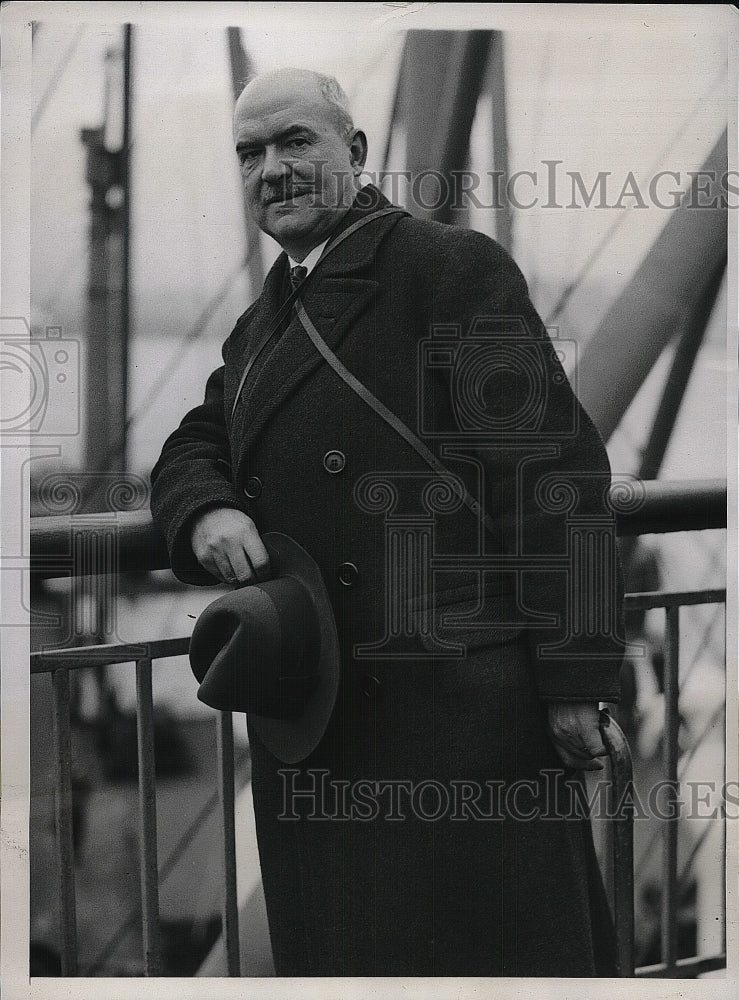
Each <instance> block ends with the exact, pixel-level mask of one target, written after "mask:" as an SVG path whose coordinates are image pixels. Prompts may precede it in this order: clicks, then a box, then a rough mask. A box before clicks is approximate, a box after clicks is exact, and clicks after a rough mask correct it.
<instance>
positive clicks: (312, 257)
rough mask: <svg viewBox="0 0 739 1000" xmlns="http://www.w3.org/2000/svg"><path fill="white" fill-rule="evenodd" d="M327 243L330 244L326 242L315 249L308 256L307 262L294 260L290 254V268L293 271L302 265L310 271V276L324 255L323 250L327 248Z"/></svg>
mask: <svg viewBox="0 0 739 1000" xmlns="http://www.w3.org/2000/svg"><path fill="white" fill-rule="evenodd" d="M327 243H328V240H324V241H323V243H321V244H319V245H318V246H317V247H313V249H312V250H311V252H310V253H309V254H308V256H307V257H306V258H305V260H300V261H298V260H293V259H292V257H291V256H290V255H289V254H288V258H287V259H288V261H289V262H290V268H291V269H292V268H293V267H295V266H296V265H297V264H302V265H303V267H305V268H307V269H308V274H310V273H311V271H312V270H313V268H314V267H315V266H316V264H317V263H318V258H319V257H320V256H321V254H322V253H323V248H324V247H325V246H326V244H327Z"/></svg>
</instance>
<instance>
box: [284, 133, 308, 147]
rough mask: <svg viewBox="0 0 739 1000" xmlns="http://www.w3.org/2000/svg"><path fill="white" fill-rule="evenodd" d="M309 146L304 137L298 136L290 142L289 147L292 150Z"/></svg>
mask: <svg viewBox="0 0 739 1000" xmlns="http://www.w3.org/2000/svg"><path fill="white" fill-rule="evenodd" d="M307 145H308V140H307V139H306V138H305V136H303V135H296V136H294V137H293V138H292V139H290V140H289V141H288V146H289V147H290V148H291V149H303V148H304V147H305V146H307Z"/></svg>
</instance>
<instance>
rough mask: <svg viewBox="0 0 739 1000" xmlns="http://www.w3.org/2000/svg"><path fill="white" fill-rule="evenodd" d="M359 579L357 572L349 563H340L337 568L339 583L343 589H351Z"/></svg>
mask: <svg viewBox="0 0 739 1000" xmlns="http://www.w3.org/2000/svg"><path fill="white" fill-rule="evenodd" d="M358 579H359V570H358V569H357V567H356V566H355V565H354V563H351V562H345V563H342V564H341V566H339V582H340V583H343V585H344V586H345V587H353V586H354V585H355V584H356V582H357V580H358Z"/></svg>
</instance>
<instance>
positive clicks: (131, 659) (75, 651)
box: [31, 636, 190, 674]
mask: <svg viewBox="0 0 739 1000" xmlns="http://www.w3.org/2000/svg"><path fill="white" fill-rule="evenodd" d="M189 648H190V639H189V637H187V636H184V637H182V636H179V637H178V638H176V639H154V640H152V641H150V642H142V643H136V644H135V645H134V644H131V643H119V644H115V643H110V644H109V645H103V646H75V647H73V648H72V647H70V648H69V649H49V650H43V651H42V652H38V653H31V673H32V674H45V673H48V672H49V671H51V670H57V669H58V668H60V667H64V668H66V669H68V670H74V669H76V668H79V667H106V666H109V665H110V664H112V663H135V662H136V660H140V659H143V658H148V659H150V660H163V659H166V658H167V657H168V656H186V655H187V651H188V649H189Z"/></svg>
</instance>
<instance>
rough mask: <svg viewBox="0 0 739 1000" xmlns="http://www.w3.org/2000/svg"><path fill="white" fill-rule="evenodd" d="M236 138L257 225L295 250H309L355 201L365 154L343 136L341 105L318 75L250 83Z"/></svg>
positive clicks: (237, 119) (238, 115)
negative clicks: (329, 97) (323, 87)
mask: <svg viewBox="0 0 739 1000" xmlns="http://www.w3.org/2000/svg"><path fill="white" fill-rule="evenodd" d="M360 135H361V133H360ZM234 140H235V143H236V152H237V154H238V157H239V163H240V164H241V174H242V177H243V181H244V189H245V191H246V197H247V204H248V207H249V211H250V212H251V214H252V216H253V218H254V220H255V221H256V223H257V225H258V226H259V228H260V229H262V230H263V231H264V232H265V233H268V234H269V235H270V236H272V237H273V238H274V239H276V240H277V242H278V243H279V244H280V245H281V246H282V247H283V248H284V249H285V250H286V251H287V252H288V253H289V254H290V256H293V257H295V256H300V255H301V254H302V255H303V256H304V255H305V254H307V253H308V252H309V251H310V250H311V249H312V248H313V247H314V246H317V245H318V244H319V243H322V242H323V240H324V239H326V237H327V236H328V234H329V232H330V230H331V229H332V228H333V227H334V225H335V224H336V223H337V222H338V221H339V219H340V218H341V216H342V215H343V214H344V213H345V212H346V210H347V209H348V208H349V207H350V205H351V203H352V201H353V200H354V195H355V193H356V191H357V189H358V182H357V178H358V177H359V174H360V173H361V168H362V162H363V159H364V157H363V155H362V153H361V152H359V153H358V151H357V144H356V142H354V143H353V142H352V136H351V135H350V136H344V135H342V134H341V131H340V127H339V123H338V119H337V114H336V111H335V109H334V108H332V106H331V105H330V104H328V103H327V102H326V101H325V100H324V98H323V96H322V94H321V92H320V90H319V89H318V86H317V85H316V84H315V83H314V82H313V81H308V82H306V81H303V82H302V84H299V83H298V82H296V81H295V80H290V79H287V80H285V81H274V80H273V81H271V82H270V83H269V84H268V85H265V83H264V82H263V81H259V80H257V81H255V83H254V84H252V85H250V87H249V88H247V90H246V91H245V92H244V94H243V95H242V97H241V98H240V99H239V102H238V104H237V106H236V113H235V115H234ZM360 159H361V160H362V162H359V161H360Z"/></svg>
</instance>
